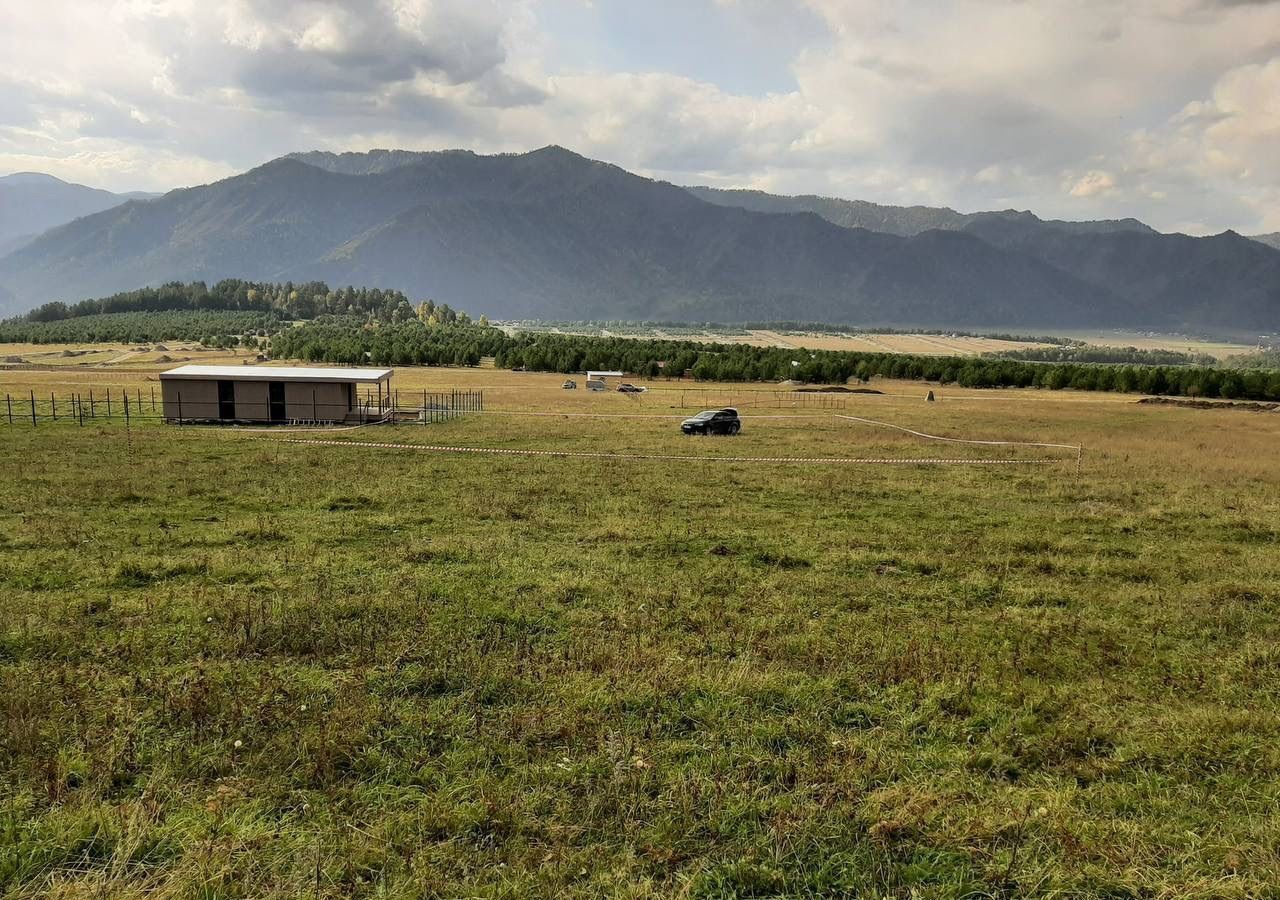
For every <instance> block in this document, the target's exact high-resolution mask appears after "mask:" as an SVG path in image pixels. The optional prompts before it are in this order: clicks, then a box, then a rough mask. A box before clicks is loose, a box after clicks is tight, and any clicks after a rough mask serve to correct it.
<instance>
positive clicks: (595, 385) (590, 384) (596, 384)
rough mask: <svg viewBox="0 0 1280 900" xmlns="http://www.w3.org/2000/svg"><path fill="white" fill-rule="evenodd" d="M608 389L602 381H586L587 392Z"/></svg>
mask: <svg viewBox="0 0 1280 900" xmlns="http://www.w3.org/2000/svg"><path fill="white" fill-rule="evenodd" d="M608 387H609V386H608V385H607V384H605V383H604V382H603V381H595V380H593V379H591V378H588V379H587V390H589V391H604V390H608Z"/></svg>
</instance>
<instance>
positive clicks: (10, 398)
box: [4, 394, 13, 425]
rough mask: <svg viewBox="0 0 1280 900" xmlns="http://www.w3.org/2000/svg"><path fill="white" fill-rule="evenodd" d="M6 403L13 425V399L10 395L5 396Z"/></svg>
mask: <svg viewBox="0 0 1280 900" xmlns="http://www.w3.org/2000/svg"><path fill="white" fill-rule="evenodd" d="M4 402H5V405H7V406H8V407H9V424H10V425H12V424H13V398H12V397H10V396H9V395H8V394H5V395H4Z"/></svg>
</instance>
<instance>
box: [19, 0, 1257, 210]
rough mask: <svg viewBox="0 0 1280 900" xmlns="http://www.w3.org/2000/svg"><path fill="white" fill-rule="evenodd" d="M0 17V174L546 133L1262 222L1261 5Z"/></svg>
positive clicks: (141, 7)
mask: <svg viewBox="0 0 1280 900" xmlns="http://www.w3.org/2000/svg"><path fill="white" fill-rule="evenodd" d="M798 8H802V9H803V12H802V13H801V12H799V11H798ZM0 33H3V34H5V35H7V37H8V44H7V49H8V50H9V51H10V52H8V53H7V54H6V55H3V56H0V169H7V168H16V167H18V166H19V165H21V166H22V167H23V168H42V169H46V170H49V171H53V172H54V173H55V174H59V175H62V176H63V177H71V176H74V177H77V178H84V180H87V181H89V182H90V183H95V184H103V185H104V186H109V187H115V188H126V187H141V188H153V189H154V188H160V187H166V186H170V185H172V184H181V183H191V182H193V181H197V180H201V179H205V178H208V177H213V176H214V175H216V174H221V173H225V172H228V171H233V170H238V169H243V168H247V167H248V166H251V165H254V164H257V163H260V162H262V161H264V160H266V159H268V158H271V157H273V156H277V155H280V154H283V153H286V152H289V151H292V150H298V149H311V148H319V149H328V150H359V149H365V148H367V147H369V146H400V147H405V148H408V149H430V148H443V147H458V146H462V147H470V148H473V149H476V150H479V151H481V152H492V151H511V150H525V149H531V148H534V147H537V146H541V145H543V144H548V143H558V144H563V145H566V146H569V147H571V148H572V149H575V150H577V151H579V152H582V153H585V154H587V155H590V156H596V157H599V158H603V159H606V160H609V161H612V162H616V163H618V164H620V165H624V166H626V167H628V168H632V169H634V170H637V171H640V172H642V173H645V174H651V175H654V176H657V177H663V178H667V179H669V180H672V181H678V182H679V181H683V182H699V183H712V184H718V185H742V186H751V187H759V188H764V189H770V190H779V191H786V192H793V193H802V192H813V193H825V194H834V195H839V196H849V197H860V198H865V199H870V200H876V201H880V202H892V203H905V204H910V203H926V204H936V205H949V206H952V207H955V208H958V209H966V210H968V209H981V208H993V207H997V208H1000V207H1009V206H1013V207H1018V208H1031V209H1034V210H1035V211H1037V212H1039V213H1041V214H1043V215H1046V216H1053V217H1072V218H1098V217H1112V216H1123V215H1136V216H1139V217H1142V218H1145V219H1148V220H1150V221H1152V223H1153V224H1155V225H1157V226H1158V227H1170V228H1175V227H1181V228H1191V229H1195V230H1220V229H1221V228H1224V227H1228V226H1231V227H1236V228H1239V229H1241V230H1249V229H1252V228H1257V229H1259V230H1261V229H1262V228H1263V227H1264V226H1265V227H1267V228H1270V229H1274V228H1280V222H1277V221H1276V216H1277V213H1276V212H1273V210H1277V209H1280V202H1277V200H1280V198H1278V197H1277V190H1278V187H1277V185H1280V171H1278V170H1277V166H1278V165H1280V163H1277V159H1280V154H1276V153H1274V152H1273V150H1272V148H1274V147H1275V146H1277V137H1278V135H1277V133H1276V128H1277V122H1280V112H1278V111H1277V110H1276V106H1275V104H1276V102H1277V98H1280V2H1231V0H1079V2H1076V3H1071V4H1064V3H1061V2H1058V0H1019V2H1017V3H1006V2H996V0H938V2H934V3H929V4H885V3H882V2H879V0H680V2H679V3H674V2H667V0H655V2H653V3H646V4H631V3H626V2H624V0H594V3H587V2H586V0H512V2H499V0H366V2H361V3H355V2H338V0H104V2H102V3H93V4H84V3H78V2H74V0H45V2H43V3H41V4H39V5H36V4H6V5H5V6H4V7H3V8H0ZM655 35H664V36H668V37H669V38H670V40H669V41H664V42H658V43H655V41H654V40H653V37H654V36H655ZM659 43H661V46H659ZM682 47H688V48H698V49H697V52H692V51H690V52H686V51H685V50H682V49H681V48H682ZM744 58H745V59H753V58H755V59H759V60H761V65H760V66H758V67H756V68H760V69H761V74H759V75H758V76H757V75H756V74H753V73H752V71H751V69H752V67H751V66H744V65H743V64H742V59H744ZM41 159H43V160H45V162H44V163H43V164H42V163H41V162H40V161H41ZM146 160H154V161H155V165H154V166H148V165H147V164H146ZM93 161H97V162H98V163H100V164H101V165H102V167H103V168H102V170H101V172H100V173H99V174H98V176H97V177H94V172H93V171H92V170H91V168H89V166H90V165H91V164H92V163H93ZM184 172H185V174H184ZM127 179H135V180H133V181H127Z"/></svg>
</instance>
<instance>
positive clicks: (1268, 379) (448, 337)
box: [271, 322, 1280, 400]
mask: <svg viewBox="0 0 1280 900" xmlns="http://www.w3.org/2000/svg"><path fill="white" fill-rule="evenodd" d="M271 352H272V355H273V356H278V357H280V358H299V359H304V360H308V361H312V362H330V363H343V364H348V365H351V364H356V365H358V364H364V363H369V364H374V365H440V364H444V365H475V364H476V363H478V362H479V360H480V358H481V357H483V356H493V357H494V358H495V363H496V365H498V366H499V367H502V368H513V369H525V370H528V371H538V372H561V373H566V374H568V373H575V372H584V371H587V370H590V369H618V370H621V371H624V372H628V373H631V374H634V375H637V376H643V377H650V378H653V377H658V376H660V375H664V374H666V375H676V376H679V375H683V374H685V373H688V375H690V376H691V377H692V378H694V379H697V380H702V381H761V382H778V381H782V380H784V379H792V380H795V381H800V382H806V383H815V384H844V383H846V382H848V381H850V380H857V381H862V382H866V381H869V380H870V379H872V378H875V377H883V378H897V379H905V380H914V381H930V382H938V383H942V384H957V385H960V386H962V387H974V388H991V387H1037V388H1046V389H1049V390H1061V389H1064V388H1071V389H1075V390H1084V391H1118V392H1131V393H1146V394H1167V395H1172V396H1188V397H1222V398H1227V399H1249V400H1280V371H1268V370H1252V371H1248V370H1231V369H1220V368H1211V367H1208V366H1189V365H1141V364H1126V365H1102V364H1096V363H1074V362H1073V363H1041V362H1029V361H1025V360H1016V359H998V358H992V357H937V356H917V355H910V354H900V353H864V352H860V351H847V350H813V351H810V350H787V349H781V348H777V347H752V346H747V345H745V344H716V343H693V342H688V341H673V340H657V339H631V338H611V337H594V336H587V335H569V334H545V333H528V332H521V333H517V334H515V335H508V334H506V333H504V332H502V331H501V330H499V329H496V328H490V327H485V326H481V325H473V324H455V325H451V326H447V327H440V328H432V327H428V326H425V325H424V323H422V322H408V323H403V324H398V325H396V324H390V325H381V326H378V327H374V328H371V327H356V326H353V325H349V324H347V325H344V324H338V323H315V324H311V325H302V326H299V327H296V328H292V329H289V330H288V331H285V332H282V333H281V334H280V335H279V336H277V337H276V338H275V339H274V340H273V341H272V347H271Z"/></svg>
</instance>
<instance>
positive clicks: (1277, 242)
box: [1250, 231, 1280, 250]
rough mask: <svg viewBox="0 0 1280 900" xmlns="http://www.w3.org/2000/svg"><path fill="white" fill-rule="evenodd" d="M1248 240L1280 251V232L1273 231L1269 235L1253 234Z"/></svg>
mask: <svg viewBox="0 0 1280 900" xmlns="http://www.w3.org/2000/svg"><path fill="white" fill-rule="evenodd" d="M1250 240H1254V241H1258V242H1259V243H1263V244H1266V245H1267V246H1268V247H1274V248H1275V249H1277V250H1280V231H1273V232H1272V233H1271V234H1255V235H1251V236H1250Z"/></svg>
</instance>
